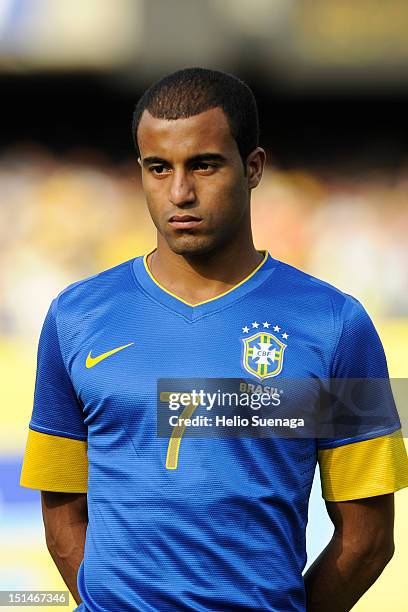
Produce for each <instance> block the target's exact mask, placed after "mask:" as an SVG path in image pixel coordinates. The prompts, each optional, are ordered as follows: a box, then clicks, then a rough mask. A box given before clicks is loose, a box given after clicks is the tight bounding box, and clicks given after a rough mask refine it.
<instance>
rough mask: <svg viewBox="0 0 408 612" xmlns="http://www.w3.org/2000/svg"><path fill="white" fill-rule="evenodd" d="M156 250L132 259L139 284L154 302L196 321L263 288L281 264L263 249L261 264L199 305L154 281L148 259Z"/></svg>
mask: <svg viewBox="0 0 408 612" xmlns="http://www.w3.org/2000/svg"><path fill="white" fill-rule="evenodd" d="M155 250H156V249H152V250H151V251H149V252H148V253H146V254H145V255H141V256H140V257H135V259H134V260H133V264H132V269H133V273H134V276H135V278H136V281H137V282H138V283H139V285H140V286H141V287H142V288H143V289H144V290H145V291H146V292H147V293H148V294H149V295H151V296H152V297H153V298H154V299H155V300H157V301H159V302H160V303H161V304H164V305H165V306H167V307H168V308H170V309H171V310H174V311H176V312H178V313H180V314H181V315H183V316H184V317H185V318H187V319H189V320H196V319H197V318H199V317H201V316H203V315H205V314H208V313H210V312H213V311H216V310H220V309H221V308H224V307H225V306H227V305H228V304H230V303H232V302H235V301H236V300H238V299H240V298H241V297H243V296H244V295H246V294H247V293H249V292H250V291H252V290H253V289H255V288H256V287H258V286H259V285H261V284H262V283H263V282H264V281H265V280H266V279H267V278H268V277H269V276H270V275H271V274H272V272H273V271H274V269H275V268H276V265H277V264H278V261H277V260H276V259H273V257H271V255H270V254H269V252H268V251H267V250H261V251H260V252H261V253H262V254H263V259H262V261H261V262H260V263H259V264H258V265H257V267H256V268H255V269H254V270H252V272H250V273H249V274H248V275H247V276H246V277H245V278H243V279H242V280H241V281H240V282H239V283H237V284H236V285H234V286H233V287H231V288H230V289H227V291H224V292H223V293H221V294H220V295H217V296H215V297H213V298H209V299H208V300H204V301H203V302H199V303H198V304H190V303H189V302H187V301H186V300H184V299H183V298H180V297H178V296H177V295H175V294H174V293H172V292H171V291H169V290H168V289H166V288H165V287H163V285H161V284H160V283H159V282H158V281H157V280H156V279H155V278H154V276H153V274H152V273H151V271H150V270H149V267H148V265H147V258H148V256H149V255H150V254H151V253H153V251H155Z"/></svg>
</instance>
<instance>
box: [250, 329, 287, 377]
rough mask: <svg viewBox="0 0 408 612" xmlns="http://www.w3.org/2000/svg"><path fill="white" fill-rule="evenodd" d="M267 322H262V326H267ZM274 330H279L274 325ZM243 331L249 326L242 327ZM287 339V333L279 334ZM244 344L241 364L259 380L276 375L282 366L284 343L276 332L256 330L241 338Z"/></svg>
mask: <svg viewBox="0 0 408 612" xmlns="http://www.w3.org/2000/svg"><path fill="white" fill-rule="evenodd" d="M259 326H260V324H259V323H257V322H255V323H252V327H255V328H257V327H259ZM269 326H270V324H269V323H268V322H265V323H263V327H269ZM273 330H274V331H277V332H280V327H279V326H278V325H275V326H274V327H273ZM242 331H243V332H244V333H248V332H249V327H248V326H246V327H243V328H242ZM279 335H281V336H282V337H283V338H285V339H287V338H288V334H286V333H284V334H279ZM242 342H243V345H244V350H243V360H242V364H243V366H244V368H245V370H247V372H249V373H250V374H252V375H253V376H256V377H257V378H259V379H260V380H264V379H265V378H271V377H273V376H277V375H278V374H279V373H280V372H281V371H282V367H283V357H284V353H285V349H286V346H287V345H286V344H285V343H284V342H282V340H280V338H279V337H278V334H276V335H275V334H272V333H270V332H269V330H268V331H266V330H263V331H259V332H258V331H257V332H256V333H255V334H253V335H251V336H248V337H246V338H242Z"/></svg>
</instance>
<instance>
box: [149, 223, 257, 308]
mask: <svg viewBox="0 0 408 612" xmlns="http://www.w3.org/2000/svg"><path fill="white" fill-rule="evenodd" d="M262 259H263V254H262V253H259V252H258V251H257V250H256V249H255V246H254V244H253V239H252V235H249V236H248V239H247V240H246V241H241V240H240V241H231V242H229V243H227V244H226V245H224V246H223V247H221V248H219V249H217V250H215V251H213V252H211V253H207V254H205V255H198V256H197V255H196V256H195V255H179V254H177V253H174V252H173V251H172V250H171V249H170V248H169V246H168V244H167V243H166V242H165V241H164V240H163V237H162V236H161V235H160V234H158V240H157V248H156V250H155V251H154V252H153V253H151V254H150V255H149V257H148V259H147V265H148V266H149V268H150V271H151V273H152V275H153V276H154V278H155V279H156V280H157V281H158V282H159V283H160V284H161V285H163V287H164V288H165V289H167V290H168V291H171V292H172V293H174V294H175V295H177V296H178V297H180V298H182V299H184V300H186V301H188V302H189V303H191V304H195V303H199V302H202V301H204V300H208V299H211V298H214V297H217V295H220V294H221V293H224V292H225V291H228V290H229V289H232V288H233V287H234V286H235V285H237V284H238V283H239V282H240V281H242V280H243V279H244V278H245V277H247V276H248V275H249V274H250V273H251V272H252V271H253V270H254V269H255V268H256V267H257V266H258V265H259V264H260V263H261V261H262Z"/></svg>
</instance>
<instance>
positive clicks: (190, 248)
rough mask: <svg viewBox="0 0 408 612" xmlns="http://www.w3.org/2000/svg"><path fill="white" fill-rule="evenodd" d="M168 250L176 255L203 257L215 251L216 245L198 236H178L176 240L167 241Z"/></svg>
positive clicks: (210, 240)
mask: <svg viewBox="0 0 408 612" xmlns="http://www.w3.org/2000/svg"><path fill="white" fill-rule="evenodd" d="M167 244H168V245H169V247H170V249H171V250H172V251H173V253H177V255H205V254H207V253H211V252H213V251H214V250H215V249H216V246H217V243H216V241H215V240H213V239H208V238H203V237H200V238H199V237H198V236H191V235H190V236H180V237H179V238H178V239H175V240H174V239H170V240H168V241H167Z"/></svg>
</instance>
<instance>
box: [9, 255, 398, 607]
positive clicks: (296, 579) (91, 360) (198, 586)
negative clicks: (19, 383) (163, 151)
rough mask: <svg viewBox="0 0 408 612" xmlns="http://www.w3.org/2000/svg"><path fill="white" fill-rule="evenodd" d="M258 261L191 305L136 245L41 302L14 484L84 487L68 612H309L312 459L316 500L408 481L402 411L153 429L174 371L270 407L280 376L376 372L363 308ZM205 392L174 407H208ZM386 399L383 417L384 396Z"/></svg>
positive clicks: (379, 359)
mask: <svg viewBox="0 0 408 612" xmlns="http://www.w3.org/2000/svg"><path fill="white" fill-rule="evenodd" d="M263 254H264V257H263V260H262V262H261V263H260V264H259V266H258V267H257V268H256V269H255V270H254V271H253V272H252V274H250V275H249V276H248V277H247V278H246V279H244V280H243V281H242V282H240V283H238V284H237V285H236V286H235V287H233V288H232V289H230V290H229V291H226V292H225V293H223V294H221V295H219V296H218V297H216V298H212V299H209V300H206V301H204V302H201V303H199V304H196V305H191V304H189V303H187V302H186V301H185V300H182V299H180V298H178V297H177V296H175V295H173V294H172V293H170V292H169V291H167V290H166V289H165V288H164V287H162V286H161V285H160V284H159V283H158V282H157V281H156V280H155V279H154V278H153V276H152V275H151V272H150V270H149V268H148V265H147V256H144V257H136V258H134V259H132V260H130V261H126V262H124V263H122V264H120V265H118V266H115V267H113V268H111V269H109V270H106V271H104V272H101V273H100V274H96V275H94V276H92V277H90V278H87V279H85V280H83V281H80V282H78V283H74V284H73V285H70V286H69V287H67V288H66V289H65V290H64V291H62V292H61V293H60V294H59V295H58V296H57V297H56V298H55V299H54V300H53V301H52V303H51V306H50V308H49V311H48V313H47V315H46V318H45V321H44V325H43V329H42V332H41V336H40V341H39V347H38V361H37V374H36V385H35V397H34V408H33V413H32V418H31V421H30V425H29V436H28V441H27V448H26V453H25V457H24V463H23V470H22V476H21V484H22V485H23V486H27V487H31V488H36V489H40V490H49V491H61V492H64V491H65V492H84V493H85V492H86V493H87V498H88V515H89V523H88V527H87V534H86V544H85V552H84V559H83V561H82V563H81V566H80V569H79V573H78V589H79V593H80V595H81V598H82V602H83V603H81V604H80V605H79V607H78V608H77V609H78V610H80V611H92V612H102V611H106V612H118V611H120V612H126V611H128V610H129V611H131V610H133V611H135V610H136V611H139V612H157V611H158V612H164V611H174V612H175V611H177V612H180V611H181V610H186V611H187V610H194V611H197V612H209V611H211V612H214V611H225V612H231V611H232V610H236V611H238V610H245V611H248V610H258V611H260V610H262V611H264V610H272V611H274V612H292V611H293V612H295V611H296V612H300V611H304V610H305V591H304V584H303V579H302V570H303V569H304V566H305V563H306V550H305V528H306V523H307V513H308V501H309V495H310V490H311V486H312V481H313V476H314V471H315V467H316V464H317V463H318V462H319V464H320V473H321V482H322V493H323V497H324V498H325V499H326V500H331V501H342V500H350V499H357V498H363V497H369V496H374V495H381V494H385V493H390V492H393V491H396V490H398V489H400V488H402V487H404V486H408V467H407V466H408V462H407V456H406V451H405V447H404V441H403V438H402V436H401V429H400V423H399V420H398V417H397V416H396V417H395V418H392V417H391V420H390V419H388V420H386V419H385V420H384V422H382V421H381V422H380V421H378V422H377V421H375V420H374V421H373V423H374V425H370V427H368V428H366V429H363V430H362V429H361V428H360V429H356V431H355V432H354V433H353V434H352V435H350V432H349V433H348V434H347V435H346V434H345V435H343V436H338V435H337V436H333V437H330V436H326V437H324V438H322V437H318V436H316V437H312V436H310V435H308V436H305V437H302V436H286V437H284V436H279V435H278V436H265V437H256V436H219V435H218V436H217V435H211V434H209V435H203V436H196V437H195V436H194V435H187V434H186V430H183V431H184V434H183V435H179V436H178V437H177V436H170V437H168V436H167V437H165V436H161V435H160V432H158V418H159V415H160V418H162V414H161V413H160V411H159V408H160V406H161V405H162V404H163V401H164V402H166V401H167V399H168V397H169V396H170V392H171V391H174V389H175V388H176V387H177V381H184V382H185V381H186V380H187V379H191V380H195V381H201V382H202V385H203V386H205V385H206V384H207V382H208V381H210V383H211V381H216V382H217V385H218V384H221V385H222V381H223V380H225V381H228V384H229V385H231V384H233V383H231V381H238V382H239V388H240V389H241V390H242V389H244V390H245V389H246V390H248V389H249V390H250V392H251V393H252V394H253V393H255V391H259V390H262V392H264V393H266V394H270V395H271V396H274V397H275V399H277V403H278V401H279V394H280V393H281V391H282V389H281V386H282V385H283V383H282V385H281V384H280V382H279V381H283V380H284V379H291V378H292V379H296V380H311V381H327V380H329V379H333V378H334V379H337V378H340V379H342V378H356V379H358V378H374V379H375V378H379V379H381V378H387V376H388V374H387V366H386V360H385V356H384V352H383V349H382V345H381V342H380V340H379V338H378V335H377V333H376V331H375V329H374V327H373V324H372V322H371V320H370V318H369V317H368V315H367V313H366V311H365V310H364V308H363V307H362V306H361V304H360V303H359V302H358V301H357V300H356V299H354V298H353V297H351V296H349V295H347V294H344V293H343V292H341V291H339V290H338V289H336V288H334V287H332V286H331V285H329V284H327V283H324V282H322V281H319V280H317V279H315V278H313V277H311V276H309V275H307V274H305V273H303V272H301V271H299V270H297V269H296V268H293V267H291V266H289V265H286V264H284V263H282V262H279V261H277V260H275V259H274V258H272V257H271V256H270V255H269V253H268V252H266V251H265V252H264V253H263ZM171 380H172V381H175V382H174V384H175V385H176V387H174V385H173V387H172V388H170V387H169V388H168V389H166V384H169V385H170V382H169V381H171ZM206 381H207V382H206ZM181 384H184V383H182V382H180V385H181ZM271 390H273V393H272V391H271ZM167 391H168V392H169V393H167V395H166V392H167ZM174 397H176V395H174V396H173V399H174ZM177 397H179V398H181V395H179V396H177ZM190 397H191V396H190ZM187 400H188V397H187ZM202 400H203V396H200V401H197V402H196V403H191V402H190V403H189V402H188V401H186V402H185V404H182V409H183V410H184V412H183V414H187V413H188V416H190V417H191V419H192V418H193V416H194V414H197V415H198V414H199V413H198V412H196V413H194V409H197V410H201V413H200V414H201V416H203V417H204V416H207V417H208V418H210V415H211V414H213V412H212V411H211V410H209V409H208V406H207V408H206V409H203V407H202V405H201V404H202ZM382 402H383V403H384V410H388V407H389V405H391V404H392V397H391V396H389V397H387V396H386V395H385V396H384V394H383V398H382ZM200 405H201V408H199V406H200ZM268 410H269V411H270V412H269V414H270V415H272V416H273V415H274V410H275V408H274V405H273V404H272V405H271V406H269V407H268ZM328 410H330V406H329V408H328ZM255 412H256V411H254V413H255ZM169 413H170V411H169ZM171 413H172V414H173V415H176V414H180V411H179V412H177V407H174V406H173V408H172V411H171ZM327 416H328V417H330V415H327ZM360 421H361V419H360ZM375 423H377V424H375ZM360 425H361V422H360Z"/></svg>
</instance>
